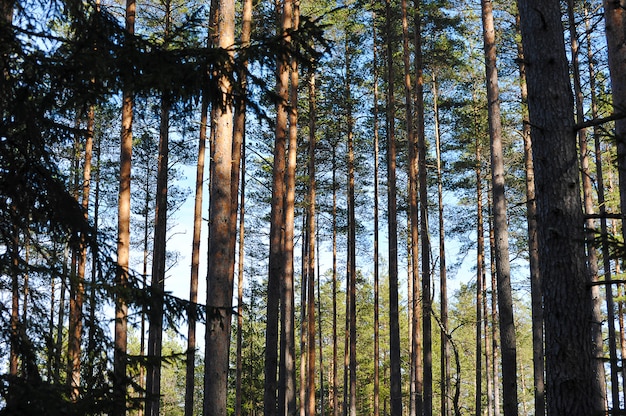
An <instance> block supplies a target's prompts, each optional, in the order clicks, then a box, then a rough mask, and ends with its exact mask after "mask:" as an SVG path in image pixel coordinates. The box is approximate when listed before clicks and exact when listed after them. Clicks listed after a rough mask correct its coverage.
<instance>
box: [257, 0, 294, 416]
mask: <svg viewBox="0 0 626 416" xmlns="http://www.w3.org/2000/svg"><path fill="white" fill-rule="evenodd" d="M277 7H278V4H277ZM283 9H285V10H283V11H282V19H283V23H282V28H281V30H282V31H283V32H286V31H287V30H288V29H289V28H290V27H291V16H289V17H288V18H287V17H286V16H285V14H286V13H287V12H288V11H289V12H290V10H291V3H290V0H284V1H283ZM277 13H281V11H278V10H277ZM283 41H284V42H287V41H288V38H286V37H285V38H283ZM277 66H278V68H277V71H276V92H277V95H278V98H279V100H278V102H277V104H276V135H275V141H274V166H273V171H272V204H271V213H270V253H269V274H268V280H267V318H266V319H267V322H266V332H265V383H264V384H265V389H264V396H263V412H264V416H275V415H276V414H277V412H278V408H277V405H278V403H277V388H278V384H277V380H276V372H277V371H276V370H277V368H278V349H277V346H278V338H279V337H278V318H279V305H280V300H281V293H280V292H281V291H280V288H281V281H282V278H283V276H284V265H285V261H284V250H283V242H284V240H285V237H284V229H283V227H284V219H285V216H284V210H285V169H286V159H285V150H286V143H287V103H288V100H289V57H288V56H287V55H286V52H285V55H283V56H281V57H279V59H278V62H277Z"/></svg>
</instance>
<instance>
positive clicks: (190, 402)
mask: <svg viewBox="0 0 626 416" xmlns="http://www.w3.org/2000/svg"><path fill="white" fill-rule="evenodd" d="M208 100H209V97H208V96H207V92H206V91H205V90H203V92H202V104H201V109H200V134H199V139H198V161H197V164H196V190H195V198H194V210H193V235H192V243H191V247H192V248H191V276H190V283H189V302H190V303H191V305H192V307H194V308H195V307H196V306H197V303H198V279H199V269H200V237H201V234H202V198H203V189H204V164H205V160H204V159H205V152H206V131H207V118H208V113H209V101H208ZM188 321H189V322H188V327H187V360H186V370H185V416H192V415H193V410H194V390H195V384H196V383H195V371H196V313H195V312H193V313H190V314H189V318H188Z"/></svg>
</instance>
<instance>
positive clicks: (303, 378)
mask: <svg viewBox="0 0 626 416" xmlns="http://www.w3.org/2000/svg"><path fill="white" fill-rule="evenodd" d="M302 223H303V224H302V230H303V234H304V235H303V243H302V273H301V274H302V279H301V281H300V389H299V390H300V391H299V393H300V416H306V413H307V400H306V397H307V395H306V389H307V387H306V384H307V383H306V382H307V372H306V363H307V354H306V352H307V347H306V338H307V330H308V323H307V321H306V314H307V311H308V305H307V301H306V300H307V290H308V285H307V279H308V273H309V258H308V249H309V247H308V243H309V235H308V232H309V225H308V224H309V217H308V211H307V215H303V216H302Z"/></svg>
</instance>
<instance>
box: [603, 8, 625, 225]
mask: <svg viewBox="0 0 626 416" xmlns="http://www.w3.org/2000/svg"><path fill="white" fill-rule="evenodd" d="M602 3H603V6H604V25H605V28H606V43H607V52H608V57H609V59H608V61H609V62H608V63H609V72H610V74H611V92H612V96H613V112H614V113H618V114H621V115H622V116H621V117H619V118H618V119H617V120H616V121H615V142H616V143H617V169H618V174H619V190H620V191H619V195H620V208H621V213H622V228H624V226H625V225H624V224H625V223H626V117H624V116H623V115H624V113H625V112H626V10H624V8H625V4H624V1H622V0H619V1H613V0H604V1H603V2H602Z"/></svg>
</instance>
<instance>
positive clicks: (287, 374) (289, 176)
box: [277, 0, 299, 415]
mask: <svg viewBox="0 0 626 416" xmlns="http://www.w3.org/2000/svg"><path fill="white" fill-rule="evenodd" d="M298 7H299V3H298V0H285V2H284V6H283V16H282V19H283V22H282V28H283V34H284V35H285V37H286V40H285V41H286V42H289V43H290V42H291V39H290V36H289V32H290V31H291V30H292V29H297V28H298V17H299V8H298ZM283 66H284V71H285V81H286V84H285V85H283V87H288V83H289V79H290V80H291V90H290V91H287V94H286V96H285V98H286V100H285V106H286V107H285V112H286V113H287V117H288V120H289V128H288V130H287V131H286V134H287V138H288V145H289V146H288V150H287V165H286V169H285V203H284V204H285V205H284V207H285V212H284V219H283V221H284V222H283V224H284V233H285V234H284V241H283V261H284V268H283V271H284V274H283V278H282V282H281V291H280V308H281V309H280V323H281V334H280V363H279V388H278V412H279V414H280V415H293V414H294V412H295V411H296V380H295V379H296V372H295V340H294V337H295V329H294V327H295V325H294V311H295V306H294V303H295V302H294V266H293V264H294V263H293V258H294V253H293V247H294V228H295V226H294V214H295V192H296V190H295V187H296V154H297V146H298V142H297V134H298V130H297V121H298V66H297V63H296V61H295V60H293V59H290V57H287V56H285V57H284V60H283V61H282V62H281V63H279V67H283ZM279 71H280V70H279ZM281 74H282V72H281ZM281 76H282V75H281ZM287 90H289V88H287ZM281 97H282V96H281ZM277 125H278V122H277Z"/></svg>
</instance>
